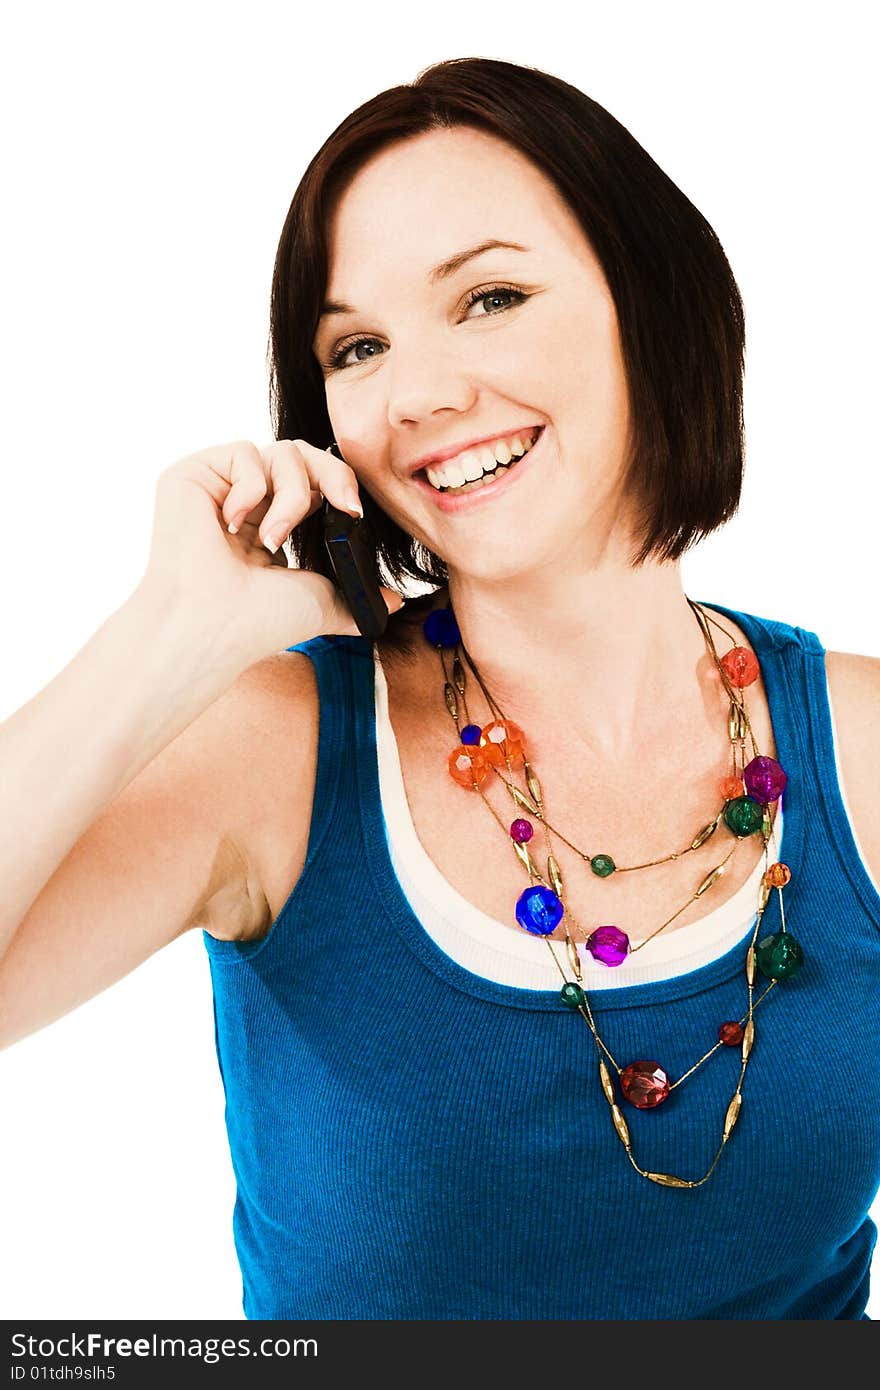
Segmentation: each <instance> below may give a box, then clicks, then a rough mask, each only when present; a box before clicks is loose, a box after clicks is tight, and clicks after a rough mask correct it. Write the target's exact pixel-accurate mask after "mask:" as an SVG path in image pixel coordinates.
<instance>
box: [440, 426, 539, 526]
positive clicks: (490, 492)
mask: <svg viewBox="0 0 880 1390" xmlns="http://www.w3.org/2000/svg"><path fill="white" fill-rule="evenodd" d="M540 431H541V432H540V434H539V435H538V438H537V439H536V441H535V443H534V444H533V445H532V447H531V449H529V452H528V453H527V454H523V456H522V458H521V459H519V461H518V462H517V463H516V464H515V465H514V467H513V468H508V470H507V472H506V473H502V475H501V477H500V478H494V479H493V480H492V482H491V483H484V484H483V486H482V487H478V488H476V489H475V491H473V492H460V493H458V494H457V496H452V495H451V494H450V493H448V492H438V491H437V489H436V488H433V487H431V484H430V483H429V482H428V479H427V478H414V479H413V481H414V482H415V483H416V484H417V485H418V486H419V487H420V488H423V489H424V491H425V492H428V493H430V496H431V501H432V502H433V503H434V504H435V506H437V507H438V508H439V509H440V511H441V512H461V511H464V510H465V509H466V508H469V507H479V506H480V504H481V503H483V502H491V500H492V498H493V497H497V496H498V494H499V493H500V492H503V491H504V489H505V488H507V487H509V486H512V485H513V484H515V483H516V480H517V478H521V477H522V476H523V474H526V473H528V472H529V471H530V470H529V465H528V464H527V463H526V459H531V457H532V455H533V454H534V453H536V452H537V451H538V449H540V447H541V441H542V439H543V438H544V435H545V433H546V429H545V426H544V425H541V426H540ZM495 438H496V439H497V438H501V439H503V438H504V435H500V436H499V435H496V436H495ZM459 452H460V450H459Z"/></svg>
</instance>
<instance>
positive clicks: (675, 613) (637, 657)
mask: <svg viewBox="0 0 880 1390" xmlns="http://www.w3.org/2000/svg"><path fill="white" fill-rule="evenodd" d="M441 597H442V599H443V601H447V602H449V603H450V604H451V606H452V609H453V611H454V613H455V617H456V621H457V623H458V626H459V630H460V632H461V640H462V643H463V645H464V648H465V652H466V654H467V656H465V655H464V654H463V656H462V659H463V661H464V662H465V666H466V668H467V665H468V662H467V657H469V658H471V659H472V661H473V663H474V665H475V666H476V668H477V670H478V671H479V674H480V676H481V678H482V680H483V683H484V684H485V686H486V688H487V690H488V691H489V693H490V694H491V695H492V697H493V699H495V700H496V701H497V702H498V704H499V705H500V706H501V708H502V709H503V711H504V714H505V716H506V717H507V718H510V719H512V720H514V721H515V722H516V723H517V724H520V725H521V726H522V728H523V730H524V731H525V732H526V733H528V732H529V731H531V732H532V733H533V734H536V733H537V732H538V731H539V730H540V731H542V734H543V736H544V737H547V735H548V734H549V735H550V736H551V737H553V738H557V737H558V738H559V739H560V740H561V741H562V742H563V743H565V742H566V741H569V740H570V741H571V744H572V751H575V749H576V750H577V751H578V753H581V754H582V753H587V754H589V753H592V754H594V755H595V757H596V758H597V760H608V759H611V758H615V759H617V758H620V759H627V760H628V759H631V758H634V757H638V756H640V755H641V752H642V750H645V749H647V748H649V747H656V744H657V740H658V739H661V740H663V739H668V736H669V735H670V734H671V733H672V732H673V729H674V730H675V731H678V730H679V729H681V730H684V729H687V730H689V732H690V735H691V737H692V738H697V737H699V736H700V734H701V733H702V732H703V731H704V730H705V731H706V732H707V733H708V732H710V731H712V732H717V730H716V729H715V726H716V725H717V718H718V709H719V704H718V676H717V672H716V671H715V668H714V664H713V663H712V661H711V658H710V657H709V655H708V653H707V650H706V643H705V639H704V637H703V633H702V631H701V630H700V627H699V624H698V622H697V618H696V616H695V615H694V612H693V610H692V609H691V607H690V605H689V603H688V601H687V598H686V596H685V594H684V591H683V589H682V586H681V576H680V571H679V566H678V564H677V563H665V564H660V563H648V564H646V565H644V566H642V567H641V569H630V568H628V567H623V568H621V567H613V568H612V567H608V568H599V569H591V570H585V571H584V572H582V573H578V574H575V575H572V574H571V573H566V574H565V575H560V574H559V573H558V571H557V572H555V573H554V572H553V571H545V572H541V573H533V574H530V575H528V576H524V577H523V578H522V579H520V578H519V577H518V578H517V579H516V581H515V582H513V583H512V582H510V580H509V579H508V580H506V582H496V583H492V582H486V581H485V579H484V578H482V577H480V578H476V579H475V578H474V577H473V576H469V575H454V574H450V579H449V584H448V587H447V589H446V590H445V591H444V593H443V595H442V596H441ZM715 640H716V644H717V641H718V635H717V633H716V634H715ZM721 650H723V647H722V649H721ZM719 654H720V651H719ZM473 681H474V677H473V675H472V674H471V672H470V671H468V684H469V687H471V688H472V686H473ZM476 689H477V691H479V687H476ZM478 699H479V700H480V702H481V708H482V710H483V715H484V716H485V717H486V718H488V710H487V709H486V708H485V700H484V697H483V696H482V694H481V693H480V694H478Z"/></svg>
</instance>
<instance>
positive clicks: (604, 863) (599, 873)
mask: <svg viewBox="0 0 880 1390" xmlns="http://www.w3.org/2000/svg"><path fill="white" fill-rule="evenodd" d="M590 868H591V869H592V870H593V873H594V874H595V875H596V877H597V878H607V877H608V875H609V874H613V873H614V870H615V869H616V868H617V865H616V864H615V862H614V860H613V859H612V858H611V855H610V854H594V855H593V857H592V859H591V860H590Z"/></svg>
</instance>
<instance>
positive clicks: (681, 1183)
mask: <svg viewBox="0 0 880 1390" xmlns="http://www.w3.org/2000/svg"><path fill="white" fill-rule="evenodd" d="M645 1177H646V1178H650V1179H651V1182H659V1183H660V1184H661V1185H662V1186H663V1187H693V1183H692V1182H689V1181H688V1179H687V1178H677V1177H676V1176H675V1175H674V1173H646V1174H645Z"/></svg>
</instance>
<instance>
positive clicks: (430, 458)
mask: <svg viewBox="0 0 880 1390" xmlns="http://www.w3.org/2000/svg"><path fill="white" fill-rule="evenodd" d="M534 429H543V426H542V425H537V426H536V425H535V423H534V421H533V422H532V423H531V424H529V425H520V426H519V428H516V427H514V428H513V429H510V430H504V431H503V432H501V433H500V434H484V435H483V437H482V438H481V439H469V440H468V441H467V443H465V444H451V445H450V447H449V448H448V449H438V450H437V452H436V454H423V455H422V457H421V458H420V459H416V460H415V462H414V463H411V464H410V466H409V468H408V470H407V471H408V473H409V474H410V476H412V474H413V473H421V472H423V471H424V470H425V469H426V468H433V467H434V465H435V464H438V463H445V462H446V460H447V459H454V458H455V456H456V454H463V453H464V452H465V450H466V449H476V448H477V447H478V446H479V445H480V444H494V443H495V441H496V440H497V439H513V437H514V436H515V435H517V434H519V435H522V434H525V433H527V432H530V431H532V430H534Z"/></svg>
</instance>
